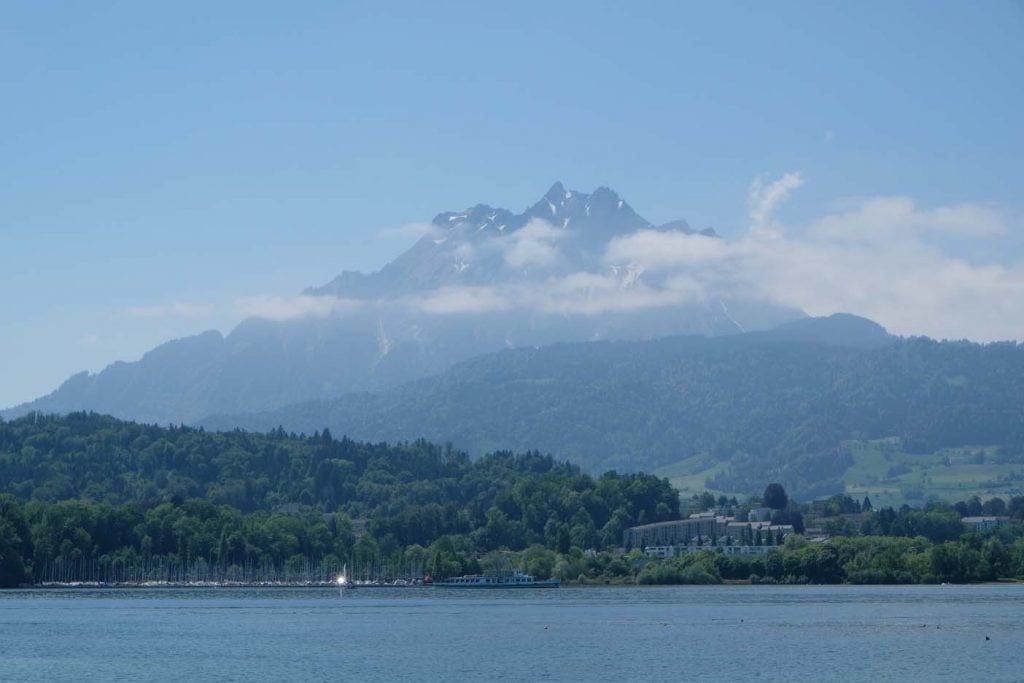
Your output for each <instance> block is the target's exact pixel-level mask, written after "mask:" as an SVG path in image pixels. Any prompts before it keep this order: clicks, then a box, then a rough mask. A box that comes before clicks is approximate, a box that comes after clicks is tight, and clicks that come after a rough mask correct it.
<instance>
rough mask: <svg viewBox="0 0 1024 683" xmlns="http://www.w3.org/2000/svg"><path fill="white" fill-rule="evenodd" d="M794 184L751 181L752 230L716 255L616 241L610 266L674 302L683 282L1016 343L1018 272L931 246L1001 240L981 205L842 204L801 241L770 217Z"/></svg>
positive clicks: (695, 247)
mask: <svg viewBox="0 0 1024 683" xmlns="http://www.w3.org/2000/svg"><path fill="white" fill-rule="evenodd" d="M799 178H800V176H799V174H787V175H786V176H784V177H783V178H782V179H781V180H779V181H776V182H773V183H769V184H767V185H764V184H762V183H761V182H760V181H755V183H754V185H753V186H752V190H751V212H750V221H751V223H750V229H749V231H748V233H747V234H746V235H745V236H744V237H742V238H741V239H739V240H737V241H734V242H726V241H724V240H713V242H715V244H714V245H713V246H712V245H710V244H706V243H704V242H700V241H697V240H694V239H692V236H686V235H681V234H677V233H661V234H658V233H653V232H651V231H642V232H639V233H636V234H634V235H631V236H628V237H625V238H621V239H619V240H616V241H614V242H613V243H612V244H611V245H610V246H609V249H608V253H607V258H608V259H609V260H610V261H611V262H623V261H625V262H632V263H634V264H636V265H639V266H643V267H646V268H649V269H660V270H661V271H664V272H667V273H670V276H669V277H667V278H666V279H665V284H664V285H663V288H664V289H667V290H672V291H675V289H676V288H678V287H679V286H680V282H681V281H680V280H678V279H677V278H683V280H682V282H685V283H686V287H688V288H689V289H690V290H691V291H692V292H694V293H696V294H699V293H700V292H703V293H705V294H706V295H707V296H709V297H739V298H752V299H759V300H767V301H773V302H776V303H780V304H784V305H788V306H793V307H797V308H800V309H803V310H804V311H806V312H807V313H809V314H811V315H827V314H830V313H834V312H837V311H845V312H850V313H856V314H859V315H863V316H865V317H868V318H871V319H873V320H876V321H878V322H879V323H881V324H883V325H884V326H886V327H887V328H888V329H889V330H890V331H892V332H895V333H898V334H907V335H909V334H926V335H929V336H933V337H937V338H970V339H976V340H981V341H987V340H996V339H1024V269H1022V268H1021V267H1019V266H1017V267H1008V266H1003V265H998V264H980V265H979V264H972V263H969V262H967V261H966V260H963V259H959V258H955V257H952V256H950V255H947V254H945V253H944V252H943V251H942V250H941V249H940V247H939V245H938V243H937V242H935V238H937V237H941V236H948V235H955V236H958V237H964V238H970V239H974V240H992V239H994V238H998V237H999V236H1001V235H1003V234H1005V233H1006V232H1007V222H1006V219H1005V218H1004V216H1003V214H1002V213H1000V212H999V211H997V210H996V209H994V208H992V207H989V206H985V205H982V204H954V205H949V206H938V207H934V208H929V209H922V208H920V207H918V206H916V204H915V203H914V202H913V201H912V200H911V199H909V198H907V197H870V198H861V199H857V200H847V201H846V202H845V207H844V209H843V210H841V211H836V212H833V213H830V214H827V215H824V216H821V217H819V218H818V219H816V220H813V221H811V223H810V224H809V226H808V227H807V229H805V230H793V229H787V228H786V226H783V225H782V224H781V223H779V222H777V221H776V219H775V216H774V213H773V210H774V209H775V208H776V207H778V206H779V204H780V203H781V202H782V201H783V200H785V199H786V197H787V196H788V195H789V193H790V192H791V191H792V189H794V188H795V187H797V186H799V183H800V180H799ZM787 179H788V180H787Z"/></svg>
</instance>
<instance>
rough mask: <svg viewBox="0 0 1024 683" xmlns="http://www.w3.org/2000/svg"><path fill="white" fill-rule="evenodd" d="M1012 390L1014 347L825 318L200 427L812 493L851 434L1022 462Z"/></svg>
mask: <svg viewBox="0 0 1024 683" xmlns="http://www.w3.org/2000/svg"><path fill="white" fill-rule="evenodd" d="M1022 396H1024V347H1021V346H1018V345H1016V344H1012V343H1007V344H989V345H979V344H972V343H967V342H935V341H932V340H930V339H925V338H910V339H900V338H896V337H892V336H889V335H888V334H886V333H885V331H884V330H883V329H882V328H880V327H879V326H878V325H876V324H875V323H872V322H870V321H867V320H864V319H862V318H856V317H855V316H849V315H836V316H831V317H829V318H816V319H809V320H801V321H798V322H795V323H790V324H788V325H783V326H781V327H779V328H777V329H776V330H772V331H768V332H754V333H747V334H738V335H733V336H729V337H723V338H718V339H711V338H706V337H698V336H678V337H671V338H664V339H657V340H650V341H631V342H626V341H617V342H598V343H587V344H559V345H553V346H549V347H544V348H539V349H516V350H508V351H502V352H498V353H493V354H489V355H485V356H481V357H478V358H474V359H472V360H469V361H466V362H464V363H460V364H458V365H456V366H455V367H453V368H451V369H450V370H449V371H447V372H445V373H443V374H441V375H440V376H438V377H433V378H429V379H424V380H420V381H416V382H412V383H409V384H406V385H404V386H400V387H397V388H394V389H391V390H388V391H384V392H379V393H375V394H353V395H349V396H343V397H339V398H336V399H331V400H327V401H318V402H307V403H303V404H299V405H295V406H289V407H286V408H282V409H280V410H276V411H272V412H268V413H263V414H259V415H248V416H241V415H232V416H225V417H218V418H211V419H208V420H206V421H204V422H203V424H204V426H206V427H209V428H226V427H229V426H242V427H244V428H248V429H253V430H266V429H270V428H275V427H278V426H283V427H284V429H285V430H290V431H298V432H307V433H312V432H313V431H314V430H318V429H323V428H324V427H329V428H330V429H331V431H332V432H333V433H335V434H346V435H348V436H350V437H352V438H358V439H367V440H371V441H379V440H389V441H393V440H395V439H413V438H417V437H425V438H427V439H431V440H434V441H449V442H451V443H452V444H453V445H454V446H456V447H459V448H464V449H467V450H468V451H469V452H470V453H472V454H480V453H484V452H487V451H490V450H493V449H496V448H511V449H522V448H527V447H530V448H537V449H540V450H541V451H545V452H551V453H556V454H558V456H559V457H566V458H570V459H572V460H573V461H574V462H578V463H580V464H581V465H582V466H583V467H584V468H585V469H588V470H590V471H600V470H603V469H608V468H618V469H624V470H634V469H645V470H648V471H650V470H651V469H653V468H657V467H663V466H668V465H672V464H674V463H679V462H681V461H685V460H687V459H692V458H697V459H699V460H700V461H701V462H702V463H703V465H702V468H701V469H702V471H703V470H707V476H708V477H709V478H711V479H712V480H713V483H714V484H716V488H718V489H719V490H725V491H736V492H748V493H756V492H758V487H763V485H764V482H765V481H783V482H784V483H785V485H786V487H787V488H788V489H792V490H793V491H796V492H798V493H800V494H801V495H803V496H805V497H808V498H810V497H814V496H817V495H826V494H830V493H835V492H837V491H841V490H843V485H842V481H841V479H842V477H843V476H844V474H845V473H846V471H847V470H849V469H850V467H851V466H852V465H853V460H852V456H851V455H850V454H849V453H848V452H847V450H844V449H845V447H844V444H845V443H846V442H847V441H849V440H860V441H869V440H877V439H888V438H896V439H898V440H899V443H900V444H901V445H902V448H903V449H905V450H906V451H907V452H909V453H932V452H935V451H937V450H939V449H943V448H953V447H963V446H974V445H988V446H999V447H1002V449H1003V450H1002V451H1000V453H1001V455H1000V456H999V457H1004V458H1015V457H1018V456H1024V401H1022V398H1021V397H1022ZM886 457H891V454H890V456H886ZM896 464H897V463H896V461H892V462H889V463H888V464H886V465H885V467H890V466H894V465H896ZM908 472H909V470H908ZM884 474H885V471H884V470H883V475H884ZM1020 474H1021V476H1024V472H1021V473H1020ZM985 476H988V477H992V476H994V474H992V473H991V471H990V474H989V475H985ZM961 495H962V494H961Z"/></svg>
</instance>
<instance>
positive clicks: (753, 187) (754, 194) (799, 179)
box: [747, 172, 804, 237]
mask: <svg viewBox="0 0 1024 683" xmlns="http://www.w3.org/2000/svg"><path fill="white" fill-rule="evenodd" d="M803 184H804V179H803V175H802V174H801V173H799V172H797V173H786V174H785V175H783V176H782V177H781V178H779V179H778V180H776V181H774V182H771V183H768V184H767V185H765V184H764V181H762V180H761V177H760V176H758V177H756V178H754V181H753V182H752V183H751V184H750V194H749V196H748V198H747V201H748V209H747V210H748V215H749V216H750V230H751V232H754V233H758V234H761V235H763V236H765V237H777V236H778V234H779V228H778V226H777V225H776V224H775V221H774V216H773V214H774V212H775V209H777V208H778V207H779V205H780V204H782V203H783V202H784V201H786V199H787V198H788V197H789V195H790V193H791V192H792V191H793V190H795V189H797V188H798V187H800V186H801V185H803Z"/></svg>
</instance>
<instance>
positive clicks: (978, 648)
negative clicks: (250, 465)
mask: <svg viewBox="0 0 1024 683" xmlns="http://www.w3.org/2000/svg"><path fill="white" fill-rule="evenodd" d="M986 636H988V637H989V640H986V639H985V638H986ZM0 680H2V681H54V680H69V681H70V680H74V681H92V680H103V681H140V680H146V681H148V680H168V681H170V680H174V681H183V680H184V681H191V680H239V681H242V680H245V681H252V680H275V681H276V680H353V681H418V682H421V681H435V680H445V681H498V680H505V681H526V680H529V681H533V680H552V681H595V680H608V681H633V680H636V681H645V680H657V681H669V680H701V681H720V680H737V681H818V680H822V681H827V680H842V681H856V682H858V683H860V682H863V681H938V680H950V681H1020V680H1024V585H985V586H913V587H858V586H840V587H812V586H793V587H774V586H722V587H718V586H716V587H636V588H632V587H621V588H561V589H558V590H550V591H511V592H497V591H488V592H466V591H461V592H460V591H445V590H441V589H422V588H416V589H372V590H363V591H358V590H357V591H350V592H346V593H345V595H344V596H340V595H339V593H338V591H336V590H329V589H279V588H265V589H238V588H219V589H218V588H214V589H209V588H208V589H198V590H191V589H172V588H168V589H154V590H149V589H107V590H88V589H75V590H54V589H48V590H18V591H7V592H3V591H0Z"/></svg>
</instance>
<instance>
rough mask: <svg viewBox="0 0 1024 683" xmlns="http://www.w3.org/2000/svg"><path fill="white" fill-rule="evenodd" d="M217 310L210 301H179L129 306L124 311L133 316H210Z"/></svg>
mask: <svg viewBox="0 0 1024 683" xmlns="http://www.w3.org/2000/svg"><path fill="white" fill-rule="evenodd" d="M216 311H217V306H216V305H214V304H210V303H198V302H191V301H177V302H175V303H173V304H168V305H156V306H129V307H128V308H125V309H124V310H123V312H124V313H125V315H128V316H130V317H132V318H209V317H210V316H212V315H213V314H214V313H216Z"/></svg>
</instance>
